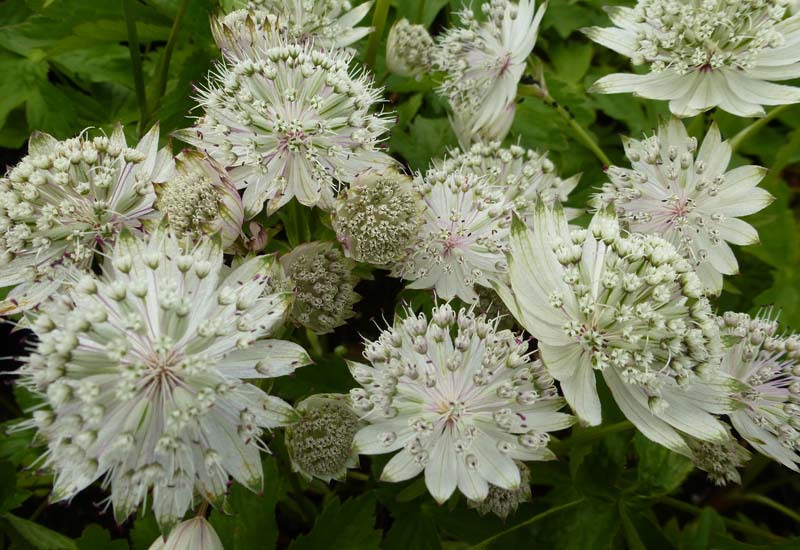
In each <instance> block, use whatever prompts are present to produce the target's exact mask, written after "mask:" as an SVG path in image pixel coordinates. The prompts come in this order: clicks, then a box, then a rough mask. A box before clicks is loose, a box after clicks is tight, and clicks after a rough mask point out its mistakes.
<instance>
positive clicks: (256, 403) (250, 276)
mask: <svg viewBox="0 0 800 550" xmlns="http://www.w3.org/2000/svg"><path fill="white" fill-rule="evenodd" d="M145 239H146V240H145ZM222 259H223V258H222V247H221V245H220V242H219V239H205V240H204V241H203V242H202V243H201V244H199V245H197V246H196V247H195V248H193V249H191V250H186V249H182V248H181V244H180V240H179V239H178V238H177V237H174V236H173V235H171V234H169V233H167V232H166V231H165V230H164V229H163V227H162V228H159V229H157V230H156V231H155V232H154V233H153V234H152V235H151V236H150V237H146V238H139V237H134V236H132V235H130V234H122V235H121V236H120V237H119V238H118V239H117V242H116V244H115V246H114V249H113V251H112V253H111V254H110V258H109V261H108V262H107V263H106V264H105V266H104V271H105V272H104V274H103V275H101V276H99V277H98V276H95V275H85V276H83V277H82V278H81V279H80V281H79V282H78V283H77V284H75V285H73V286H72V287H71V291H70V296H69V298H70V301H71V302H72V304H71V305H64V303H59V304H54V305H53V307H47V308H42V311H39V312H34V313H31V314H30V316H31V325H32V327H33V330H34V332H35V333H36V335H37V337H38V344H36V345H35V347H34V348H33V350H32V353H31V355H30V356H29V357H28V358H26V359H25V360H24V361H25V365H24V366H23V367H22V368H21V369H20V370H19V375H20V377H21V381H22V383H23V384H24V385H25V386H26V387H28V388H29V389H31V390H32V391H34V392H36V393H37V394H38V395H41V396H42V397H43V399H44V402H43V405H42V407H41V408H40V409H38V410H36V411H35V412H34V415H33V419H32V420H31V421H30V422H29V425H31V426H35V427H37V428H38V430H39V434H40V435H41V436H42V437H43V438H44V440H45V441H46V443H47V446H48V450H47V452H46V453H45V455H44V463H45V466H47V467H49V468H51V469H52V470H53V472H54V487H53V494H52V497H51V498H52V500H53V501H60V500H66V499H70V498H72V497H73V496H74V495H75V494H76V493H78V492H79V491H81V490H83V489H84V488H85V487H87V486H88V485H89V484H90V483H92V482H94V481H95V480H98V479H102V480H103V485H104V486H110V488H111V497H110V501H111V503H112V504H113V507H114V516H115V518H116V519H117V521H120V522H121V521H123V520H124V519H125V518H126V517H128V516H129V515H130V514H131V513H132V512H133V511H134V510H135V509H136V508H137V506H138V505H139V504H140V503H143V502H144V503H146V502H147V501H150V502H151V505H152V508H153V511H154V512H155V516H156V519H157V520H158V522H159V524H160V525H161V527H162V529H163V530H164V531H165V532H167V531H169V529H170V528H171V527H172V526H173V525H174V524H175V523H177V522H178V520H180V518H182V517H183V515H184V513H185V512H186V511H187V510H188V509H189V508H190V507H191V506H192V504H193V501H194V498H195V497H194V495H195V492H197V493H199V495H201V498H203V499H209V500H210V501H212V503H215V504H216V503H217V500H218V499H220V498H222V497H223V496H224V494H225V492H226V490H227V484H228V479H229V476H231V477H233V479H235V480H236V481H238V482H240V483H242V484H244V485H246V486H247V487H249V488H250V489H252V490H254V491H258V490H260V489H261V485H262V478H261V472H262V470H261V461H260V451H261V450H264V449H265V447H264V444H263V443H261V441H260V437H259V436H260V435H261V433H262V429H264V428H273V427H276V426H283V425H286V424H287V423H289V422H290V421H291V420H293V418H294V417H295V412H294V410H293V409H292V407H291V406H290V405H288V404H287V403H285V402H284V401H282V400H281V399H278V398H277V397H272V396H270V395H267V394H266V393H264V392H263V391H262V390H260V389H259V388H258V387H256V386H254V385H252V384H248V383H245V382H243V379H250V378H268V377H274V376H280V375H283V374H288V373H291V372H293V371H294V369H295V368H297V367H300V366H303V365H306V364H308V363H309V362H310V360H309V358H308V356H307V354H306V353H305V351H304V350H303V349H302V348H301V347H300V346H298V345H297V344H294V343H291V342H285V341H281V340H268V339H267V340H262V339H261V338H264V337H267V336H269V335H270V334H271V333H272V332H273V331H274V330H275V329H276V328H277V327H279V326H280V325H281V324H282V323H283V321H284V319H285V317H286V314H287V310H288V308H289V306H290V304H291V295H290V294H288V293H281V294H274V293H272V290H271V287H272V284H273V275H272V273H273V264H274V262H275V260H274V257H272V256H260V257H256V258H252V259H250V260H247V261H245V262H244V263H243V264H241V265H240V266H239V267H238V268H236V269H234V270H232V271H231V272H230V273H229V274H228V275H227V276H226V277H224V278H223V276H222V270H223V267H224V266H223V263H222ZM48 306H49V304H48ZM56 306H58V307H56ZM148 495H149V496H148Z"/></svg>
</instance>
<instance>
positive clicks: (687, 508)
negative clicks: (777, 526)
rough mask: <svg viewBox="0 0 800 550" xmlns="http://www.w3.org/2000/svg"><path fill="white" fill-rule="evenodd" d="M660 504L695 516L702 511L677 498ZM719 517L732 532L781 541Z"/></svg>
mask: <svg viewBox="0 0 800 550" xmlns="http://www.w3.org/2000/svg"><path fill="white" fill-rule="evenodd" d="M660 502H661V503H662V504H666V505H667V506H670V507H672V508H675V509H676V510H681V511H682V512H687V513H689V514H693V515H695V516H696V515H698V514H700V513H701V512H702V511H703V509H702V508H700V507H698V506H693V505H691V504H688V503H686V502H683V501H681V500H678V499H677V498H672V497H662V498H661V499H660ZM720 517H721V518H722V521H723V522H724V523H725V525H727V526H728V527H730V528H731V529H733V530H734V531H739V532H740V533H746V534H749V535H756V536H759V537H764V538H766V539H769V540H772V541H779V540H783V537H781V536H779V535H776V534H774V533H770V532H769V531H767V530H765V529H761V528H760V527H756V526H755V525H750V524H749V523H744V522H743V521H737V520H735V519H730V518H726V517H725V516H720Z"/></svg>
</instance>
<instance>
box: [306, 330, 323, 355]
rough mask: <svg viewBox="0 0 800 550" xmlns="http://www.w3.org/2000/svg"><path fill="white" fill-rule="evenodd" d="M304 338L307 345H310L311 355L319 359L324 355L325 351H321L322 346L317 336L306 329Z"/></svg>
mask: <svg viewBox="0 0 800 550" xmlns="http://www.w3.org/2000/svg"><path fill="white" fill-rule="evenodd" d="M306 338H308V343H309V344H310V345H311V353H312V354H313V355H314V356H315V357H317V358H320V357H322V356H324V355H325V351H324V350H323V349H322V344H320V341H319V336H317V335H316V334H315V333H314V332H313V331H312V330H311V329H308V328H307V329H306Z"/></svg>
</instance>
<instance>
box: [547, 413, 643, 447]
mask: <svg viewBox="0 0 800 550" xmlns="http://www.w3.org/2000/svg"><path fill="white" fill-rule="evenodd" d="M633 428H634V426H633V424H631V423H630V421H628V420H623V421H622V422H617V423H615V424H608V425H606V426H598V427H597V428H589V429H587V430H585V431H579V432H577V433H576V434H575V435H573V436H572V437H570V438H569V439H566V440H564V441H553V442H552V443H551V444H550V449H551V450H552V451H553V452H555V453H563V452H565V451H566V450H567V449H569V447H570V446H571V445H574V444H576V443H588V442H590V441H595V440H597V439H603V438H604V437H605V436H607V435H610V434H615V433H619V432H626V431H628V430H632V429H633Z"/></svg>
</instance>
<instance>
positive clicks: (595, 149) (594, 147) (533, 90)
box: [518, 84, 611, 166]
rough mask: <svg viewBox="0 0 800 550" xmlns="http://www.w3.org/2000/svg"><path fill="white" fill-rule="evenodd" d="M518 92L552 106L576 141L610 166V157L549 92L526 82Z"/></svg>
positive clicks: (604, 164) (605, 164)
mask: <svg viewBox="0 0 800 550" xmlns="http://www.w3.org/2000/svg"><path fill="white" fill-rule="evenodd" d="M518 93H519V95H521V96H532V97H538V98H541V99H542V101H544V102H545V104H547V105H550V106H551V107H553V108H554V109H555V110H556V112H557V113H558V115H559V116H560V117H561V118H563V119H564V121H565V122H566V123H567V124H568V125H569V127H570V128H572V131H573V132H575V136H576V137H577V138H578V141H580V142H581V143H583V145H584V146H585V147H586V148H587V149H589V150H590V151H591V152H592V153H593V154H594V156H596V157H597V159H598V160H599V161H600V162H602V163H603V166H611V159H609V158H608V155H606V154H605V153H604V152H603V150H602V149H601V148H600V146H599V145H598V144H597V142H596V141H595V140H594V138H592V136H590V135H589V133H588V132H587V131H586V130H585V129H584V128H583V126H581V125H580V124H579V123H578V121H577V120H575V117H574V116H572V113H570V112H569V111H567V110H566V109H565V108H564V107H562V106H561V105H560V104H559V103H558V102H557V101H556V100H555V99H554V98H553V97H552V96H551V95H550V94H549V93H547V92H546V91H544V90H542V89H541V88H540V87H538V86H530V85H526V84H521V85H520V86H519V88H518Z"/></svg>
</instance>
